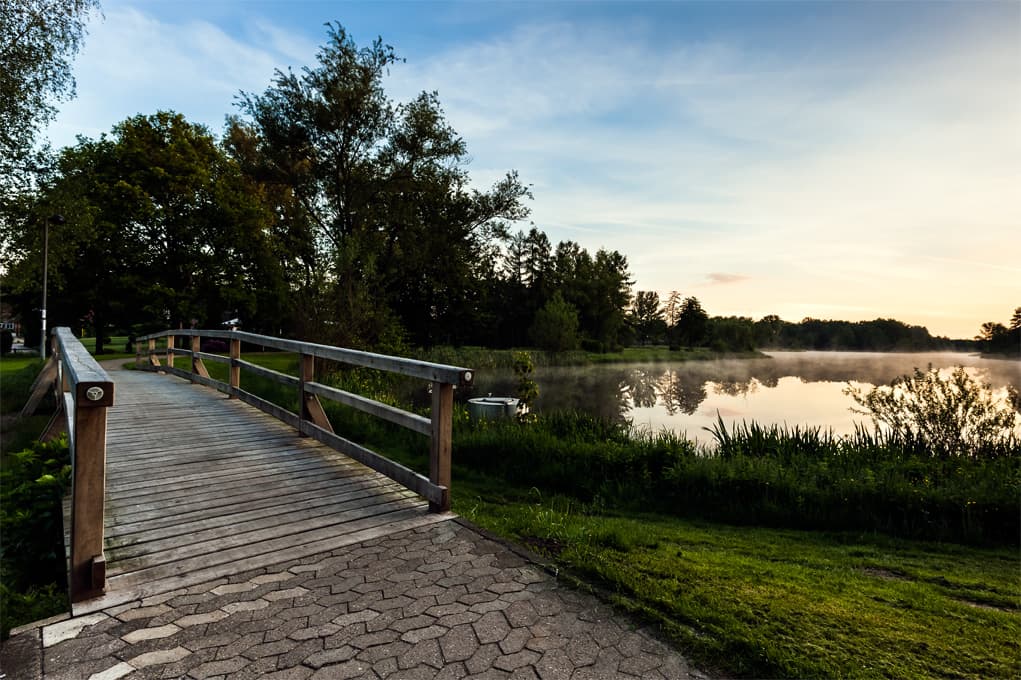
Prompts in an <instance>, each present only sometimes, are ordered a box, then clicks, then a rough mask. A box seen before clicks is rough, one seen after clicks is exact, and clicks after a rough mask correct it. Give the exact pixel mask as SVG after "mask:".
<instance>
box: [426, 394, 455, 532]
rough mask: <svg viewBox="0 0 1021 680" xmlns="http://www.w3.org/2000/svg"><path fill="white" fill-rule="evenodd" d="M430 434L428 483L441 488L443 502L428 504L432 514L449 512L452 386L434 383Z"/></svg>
mask: <svg viewBox="0 0 1021 680" xmlns="http://www.w3.org/2000/svg"><path fill="white" fill-rule="evenodd" d="M431 415H432V434H431V436H430V439H429V481H430V482H432V483H433V484H436V485H437V486H441V487H443V500H442V501H441V502H439V503H432V502H430V503H429V509H430V510H432V511H433V512H447V511H448V510H450V446H451V440H452V434H451V433H452V425H451V422H452V420H453V415H454V386H453V385H451V384H449V383H441V382H434V383H433V398H432V414H431Z"/></svg>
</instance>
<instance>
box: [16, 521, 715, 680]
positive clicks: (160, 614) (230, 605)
mask: <svg viewBox="0 0 1021 680" xmlns="http://www.w3.org/2000/svg"><path fill="white" fill-rule="evenodd" d="M240 568H243V566H241V565H239V569H240ZM3 660H4V668H3V671H4V672H5V673H6V677H7V678H8V679H14V678H26V679H27V680H34V679H35V678H39V677H44V678H47V679H48V680H69V679H72V678H74V679H78V678H81V679H86V678H91V679H93V680H114V679H116V678H131V679H135V678H195V679H198V678H229V679H231V680H233V679H235V678H287V679H289V680H291V679H294V680H302V679H304V678H315V679H316V680H320V679H325V678H329V679H330V680H333V679H338V680H339V679H342V678H373V679H376V678H386V679H397V678H402V679H404V678H406V679H417V678H450V679H454V678H480V679H481V678H514V679H515V680H525V679H532V680H534V679H536V678H541V679H542V680H553V679H556V680H560V679H563V680H567V679H572V680H582V679H586V678H591V679H594V680H603V679H610V678H632V677H634V678H650V679H653V678H689V677H696V678H705V677H706V676H705V675H703V674H701V673H699V672H697V671H695V670H694V669H691V668H690V667H689V666H688V664H687V662H686V661H685V659H684V658H683V657H682V656H680V655H679V654H677V653H676V652H675V651H673V650H672V649H671V648H669V647H668V646H667V645H665V644H663V643H662V642H659V641H658V640H656V639H655V638H654V637H652V636H651V635H650V634H649V633H648V632H647V631H644V630H636V629H635V627H634V625H633V624H632V623H631V622H630V621H628V620H627V619H625V618H623V617H621V616H620V615H619V614H615V613H614V612H613V611H612V609H611V608H609V607H608V606H606V605H605V604H602V603H600V602H599V601H598V600H596V599H595V598H593V597H591V596H588V595H584V594H581V593H578V592H577V591H575V590H573V589H571V588H569V587H566V586H564V585H562V584H559V583H558V582H557V581H556V579H554V578H553V577H552V576H550V575H549V574H547V573H546V572H545V571H543V570H542V569H540V568H538V567H536V566H535V565H533V564H530V563H529V562H528V561H526V560H525V559H523V558H522V557H520V556H519V555H518V554H516V553H514V552H512V551H511V550H510V549H508V548H507V547H506V546H504V545H502V544H500V543H497V542H495V541H492V540H489V539H487V538H485V537H483V536H482V535H480V534H479V533H477V532H476V531H473V530H472V529H470V528H468V527H466V526H463V525H461V524H459V523H458V522H457V521H447V522H442V523H439V524H435V525H432V526H429V527H424V528H421V529H418V530H415V531H407V532H404V533H401V534H396V535H393V536H389V537H386V538H382V539H378V540H373V541H368V542H365V543H361V544H358V545H356V546H352V547H350V548H345V549H343V550H338V551H335V552H333V553H329V554H324V555H318V556H315V557H312V558H307V559H303V560H299V561H296V562H291V563H286V564H281V565H278V566H276V567H271V568H269V569H260V570H256V571H251V572H247V573H242V574H238V575H237V576H234V577H231V578H229V579H221V580H219V581H216V582H212V583H207V584H204V585H202V586H198V587H194V588H189V589H187V590H183V591H177V592H173V593H167V594H165V595H159V596H156V597H152V598H150V599H148V600H143V601H140V602H132V603H129V604H126V605H123V606H120V607H114V608H111V609H108V610H106V611H103V612H97V613H94V614H90V615H86V616H81V617H77V618H73V619H66V620H64V621H60V622H56V623H52V624H50V625H47V626H43V627H38V628H35V629H32V630H27V631H24V632H21V633H19V634H17V635H15V636H13V637H12V638H11V639H10V640H9V641H8V642H7V643H6V645H5V648H4V654H3Z"/></svg>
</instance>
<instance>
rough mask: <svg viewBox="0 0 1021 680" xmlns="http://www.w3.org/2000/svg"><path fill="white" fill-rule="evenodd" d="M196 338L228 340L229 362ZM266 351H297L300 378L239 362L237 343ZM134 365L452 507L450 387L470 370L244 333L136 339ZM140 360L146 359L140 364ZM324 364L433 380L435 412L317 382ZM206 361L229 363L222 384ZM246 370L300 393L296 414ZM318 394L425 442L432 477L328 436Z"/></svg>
mask: <svg viewBox="0 0 1021 680" xmlns="http://www.w3.org/2000/svg"><path fill="white" fill-rule="evenodd" d="M181 336H185V337H190V338H191V342H190V345H191V349H184V348H181V347H176V346H175V345H176V339H177V338H178V337H181ZM164 337H165V338H167V346H166V349H165V350H163V351H160V350H157V349H156V340H157V338H164ZM201 338H214V339H219V340H227V341H228V342H229V350H230V358H229V359H228V358H226V357H222V356H219V355H213V354H209V353H206V352H202V351H201V349H200V348H201ZM142 342H147V343H148V350H146V351H143V350H142V349H141V343H142ZM242 342H245V343H248V344H251V345H257V346H260V347H268V348H271V349H278V350H283V351H288V352H294V353H296V354H298V356H299V361H298V373H299V375H298V376H297V377H295V376H292V375H286V374H283V373H280V372H278V371H273V370H271V369H268V368H262V367H260V366H256V365H254V364H251V363H249V362H247V361H244V360H243V359H241V343H242ZM135 347H136V353H137V360H136V362H135V366H136V368H140V369H142V370H154V371H166V372H167V373H172V374H174V375H178V376H180V377H183V378H187V379H189V380H191V381H192V382H196V383H200V384H203V385H206V386H209V387H213V388H216V389H218V390H220V391H221V392H224V393H226V394H227V395H229V396H230V397H231V398H238V399H241V400H242V401H245V402H246V403H249V404H251V405H253V406H255V407H256V408H259V409H261V410H263V411H265V412H267V413H269V414H271V415H273V416H275V417H277V418H279V419H280V420H282V421H284V422H285V423H288V424H289V425H292V426H293V427H294V428H295V429H297V430H298V431H299V432H301V433H302V434H304V435H308V436H310V437H313V438H315V439H317V440H319V441H321V442H323V443H325V444H327V445H329V446H331V447H333V448H335V449H337V450H338V451H340V452H342V453H345V454H347V455H349V456H351V457H352V458H354V459H356V460H358V461H360V462H361V463H363V464H365V465H367V466H369V467H371V468H372V469H374V470H376V471H377V472H380V473H382V474H384V475H386V476H387V477H390V478H391V479H393V480H395V481H397V482H399V483H401V484H403V485H404V486H406V487H408V488H409V489H411V490H412V491H415V492H416V493H418V494H419V495H421V496H423V497H425V498H426V499H428V500H429V507H430V509H432V510H433V511H436V512H445V511H447V510H449V509H450V454H451V431H452V419H453V403H454V397H453V395H454V387H455V386H466V385H470V384H471V383H472V380H473V379H474V371H472V370H471V369H469V368H462V367H458V366H448V365H445V364H434V363H430V362H426V361H418V360H416V359H407V358H403V357H395V356H388V355H385V354H375V353H373V352H362V351H358V350H353V349H346V348H343V347H333V346H330V345H320V344H316V343H312V342H301V341H298V340H287V339H284V338H275V337H271V336H268V335H257V334H255V333H245V332H242V331H224V330H197V329H174V330H166V331H160V332H158V333H151V334H149V335H143V336H140V337H138V338H136V342H135ZM164 352H165V356H166V361H167V365H166V366H164V365H162V364H161V363H160V355H161V354H164ZM143 355H145V356H146V360H143ZM175 355H182V356H190V357H191V370H188V371H184V370H181V369H179V368H176V367H174V365H173V357H174V356H175ZM317 358H319V359H326V360H329V361H335V362H339V363H344V364H348V365H352V366H359V367H364V368H372V369H376V370H380V371H387V372H389V373H396V374H398V375H405V376H410V377H414V378H420V379H424V380H428V381H429V382H430V383H432V410H431V413H430V417H429V418H424V417H422V416H420V415H418V414H415V413H410V412H408V411H404V410H402V409H399V408H396V407H394V406H390V405H389V404H384V403H382V402H378V401H375V400H373V399H369V398H367V397H363V396H360V395H357V394H352V393H350V392H346V391H344V390H339V389H337V388H335V387H331V386H329V385H324V384H322V383H319V382H317V381H316V379H315V360H316V359H317ZM203 359H209V360H213V361H217V362H221V363H227V364H229V373H230V377H229V380H228V382H222V381H220V380H215V379H213V378H210V377H209V373H208V372H207V371H206V367H205V364H204V362H203ZM242 370H246V371H250V372H252V373H254V374H257V375H259V376H261V377H264V378H268V379H270V380H274V381H276V382H278V383H281V384H284V385H289V386H292V387H296V388H297V391H298V404H299V408H298V413H292V412H290V411H288V410H286V409H284V408H281V407H280V406H277V405H276V404H273V403H270V402H268V401H266V400H264V399H262V398H260V397H258V396H256V395H254V394H251V393H250V392H247V391H245V390H243V389H242V388H241V371H242ZM319 397H323V398H325V399H330V400H331V401H336V402H338V403H342V404H345V405H347V406H350V407H352V408H355V409H358V410H360V411H363V412H365V413H369V414H370V415H373V416H375V417H378V418H383V419H384V420H387V421H390V422H393V423H396V424H397V425H400V426H401V427H405V428H408V429H410V430H413V431H415V432H418V433H420V434H423V435H426V436H428V437H429V443H430V446H429V476H428V477H425V476H423V475H420V474H418V473H417V472H415V471H414V470H411V469H410V468H407V467H405V466H403V465H401V464H400V463H396V462H394V461H392V460H390V459H388V458H386V457H385V456H382V455H380V454H378V453H376V452H374V451H372V450H370V449H368V448H366V447H364V446H361V445H359V444H356V443H354V442H352V441H350V440H348V439H345V438H344V437H341V436H340V435H338V434H337V433H335V432H334V431H333V427H332V426H331V425H330V421H329V419H328V418H327V417H326V413H325V411H324V410H323V407H322V404H321V403H320V401H319Z"/></svg>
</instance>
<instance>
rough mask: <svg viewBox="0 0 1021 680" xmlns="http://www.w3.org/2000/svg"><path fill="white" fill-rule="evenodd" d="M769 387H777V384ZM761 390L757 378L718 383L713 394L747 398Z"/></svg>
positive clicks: (715, 384)
mask: <svg viewBox="0 0 1021 680" xmlns="http://www.w3.org/2000/svg"><path fill="white" fill-rule="evenodd" d="M767 387H776V383H775V382H774V384H773V385H767ZM758 389H759V381H758V379H756V378H749V379H748V380H744V381H741V380H724V381H722V382H720V381H716V382H715V383H714V386H713V392H715V393H716V394H725V395H727V396H729V397H747V396H748V395H749V394H753V393H755V391H756V390H758Z"/></svg>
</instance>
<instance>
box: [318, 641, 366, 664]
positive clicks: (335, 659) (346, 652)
mask: <svg viewBox="0 0 1021 680" xmlns="http://www.w3.org/2000/svg"><path fill="white" fill-rule="evenodd" d="M359 651H361V650H358V649H356V648H354V647H352V646H350V645H345V646H343V647H338V648H337V649H327V650H324V651H322V652H317V653H315V654H312V655H310V656H308V657H306V659H305V664H306V665H308V666H311V667H312V668H322V667H323V666H328V665H330V664H337V663H341V662H343V661H348V660H350V659H353V658H354V657H355V655H356V654H358V652H359Z"/></svg>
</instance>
